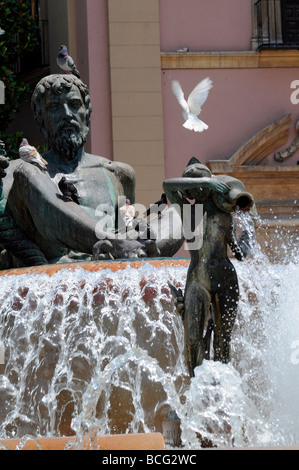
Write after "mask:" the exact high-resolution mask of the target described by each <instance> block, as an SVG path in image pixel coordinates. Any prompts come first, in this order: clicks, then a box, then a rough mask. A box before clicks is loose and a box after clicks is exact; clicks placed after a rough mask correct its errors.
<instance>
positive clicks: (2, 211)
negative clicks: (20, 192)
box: [0, 141, 47, 269]
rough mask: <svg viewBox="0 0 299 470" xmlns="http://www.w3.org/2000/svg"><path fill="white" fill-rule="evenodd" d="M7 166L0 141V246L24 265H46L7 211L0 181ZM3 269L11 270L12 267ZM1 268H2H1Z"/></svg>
mask: <svg viewBox="0 0 299 470" xmlns="http://www.w3.org/2000/svg"><path fill="white" fill-rule="evenodd" d="M8 166H9V159H8V158H7V156H6V152H5V147H4V144H3V142H1V141H0V246H1V247H2V248H3V249H5V250H6V251H7V252H8V253H9V254H10V255H13V256H14V257H15V258H17V259H18V260H19V261H21V263H22V264H24V265H28V266H36V265H41V264H46V263H47V260H46V258H45V257H44V255H43V253H42V252H41V251H40V249H39V247H38V246H37V245H36V244H35V243H33V242H32V241H31V240H29V239H28V237H27V236H26V234H25V233H24V232H23V230H22V229H21V228H20V227H19V226H18V225H17V224H16V222H15V220H14V219H13V217H12V216H11V214H10V212H9V210H8V209H7V201H6V197H5V194H4V191H3V181H2V179H3V178H5V176H6V171H5V170H6V169H7V168H8ZM5 267H6V268H8V267H10V268H11V267H13V266H5ZM3 268H4V266H2V269H3Z"/></svg>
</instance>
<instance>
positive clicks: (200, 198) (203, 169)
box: [182, 157, 212, 203]
mask: <svg viewBox="0 0 299 470" xmlns="http://www.w3.org/2000/svg"><path fill="white" fill-rule="evenodd" d="M182 176H183V177H184V178H211V176H212V173H211V172H210V170H209V168H208V167H207V166H205V165H203V164H202V163H200V161H199V160H197V159H196V158H195V157H192V158H191V160H190V161H189V163H188V165H187V166H186V168H185V169H184V171H183V175H182ZM184 195H185V196H186V197H187V198H188V199H195V200H196V202H199V203H203V202H205V201H206V200H207V198H208V197H209V195H210V190H209V189H208V188H200V187H199V188H198V189H190V190H188V191H185V193H184Z"/></svg>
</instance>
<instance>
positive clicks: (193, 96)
mask: <svg viewBox="0 0 299 470" xmlns="http://www.w3.org/2000/svg"><path fill="white" fill-rule="evenodd" d="M212 86H213V85H212V81H211V79H210V78H209V77H207V78H205V79H204V80H202V81H201V82H200V83H198V85H196V87H195V88H194V89H193V91H191V93H190V95H189V97H188V99H187V101H186V100H185V97H184V92H183V90H182V88H181V85H180V82H178V81H177V80H173V82H172V91H173V93H174V94H175V96H176V98H177V100H178V102H179V104H180V105H181V107H182V108H183V117H184V119H185V122H184V124H183V126H184V127H185V128H186V129H189V130H191V131H192V130H193V131H195V132H202V131H204V130H206V129H208V127H209V126H208V125H207V124H205V123H204V122H203V121H201V120H200V119H199V118H198V117H197V116H198V115H199V114H200V113H201V107H202V105H203V104H204V103H205V101H206V99H207V98H208V95H209V91H210V89H211V88H212Z"/></svg>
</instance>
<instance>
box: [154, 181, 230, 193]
mask: <svg viewBox="0 0 299 470" xmlns="http://www.w3.org/2000/svg"><path fill="white" fill-rule="evenodd" d="M163 187H164V190H165V192H166V194H167V191H168V192H170V193H173V192H177V191H180V192H184V191H188V190H190V189H197V188H208V189H211V190H213V191H217V192H219V193H226V192H227V191H228V190H229V188H228V186H227V185H226V184H225V183H222V182H221V181H219V180H217V179H216V178H213V177H212V178H208V177H207V178H184V177H182V178H170V179H167V180H165V181H164V183H163Z"/></svg>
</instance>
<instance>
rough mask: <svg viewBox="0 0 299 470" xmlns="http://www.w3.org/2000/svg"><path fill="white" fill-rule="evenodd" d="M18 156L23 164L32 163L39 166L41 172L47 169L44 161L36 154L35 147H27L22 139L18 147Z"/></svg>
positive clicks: (25, 141)
mask: <svg viewBox="0 0 299 470" xmlns="http://www.w3.org/2000/svg"><path fill="white" fill-rule="evenodd" d="M19 156H20V158H21V159H22V160H24V162H27V163H33V164H35V165H38V166H40V167H41V168H42V169H43V170H46V169H47V166H46V165H47V164H48V163H47V162H46V160H45V159H44V158H43V157H42V156H41V155H40V154H39V153H38V151H37V150H36V148H35V147H32V146H31V145H29V143H28V140H27V139H23V140H22V142H21V144H20V147H19Z"/></svg>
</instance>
